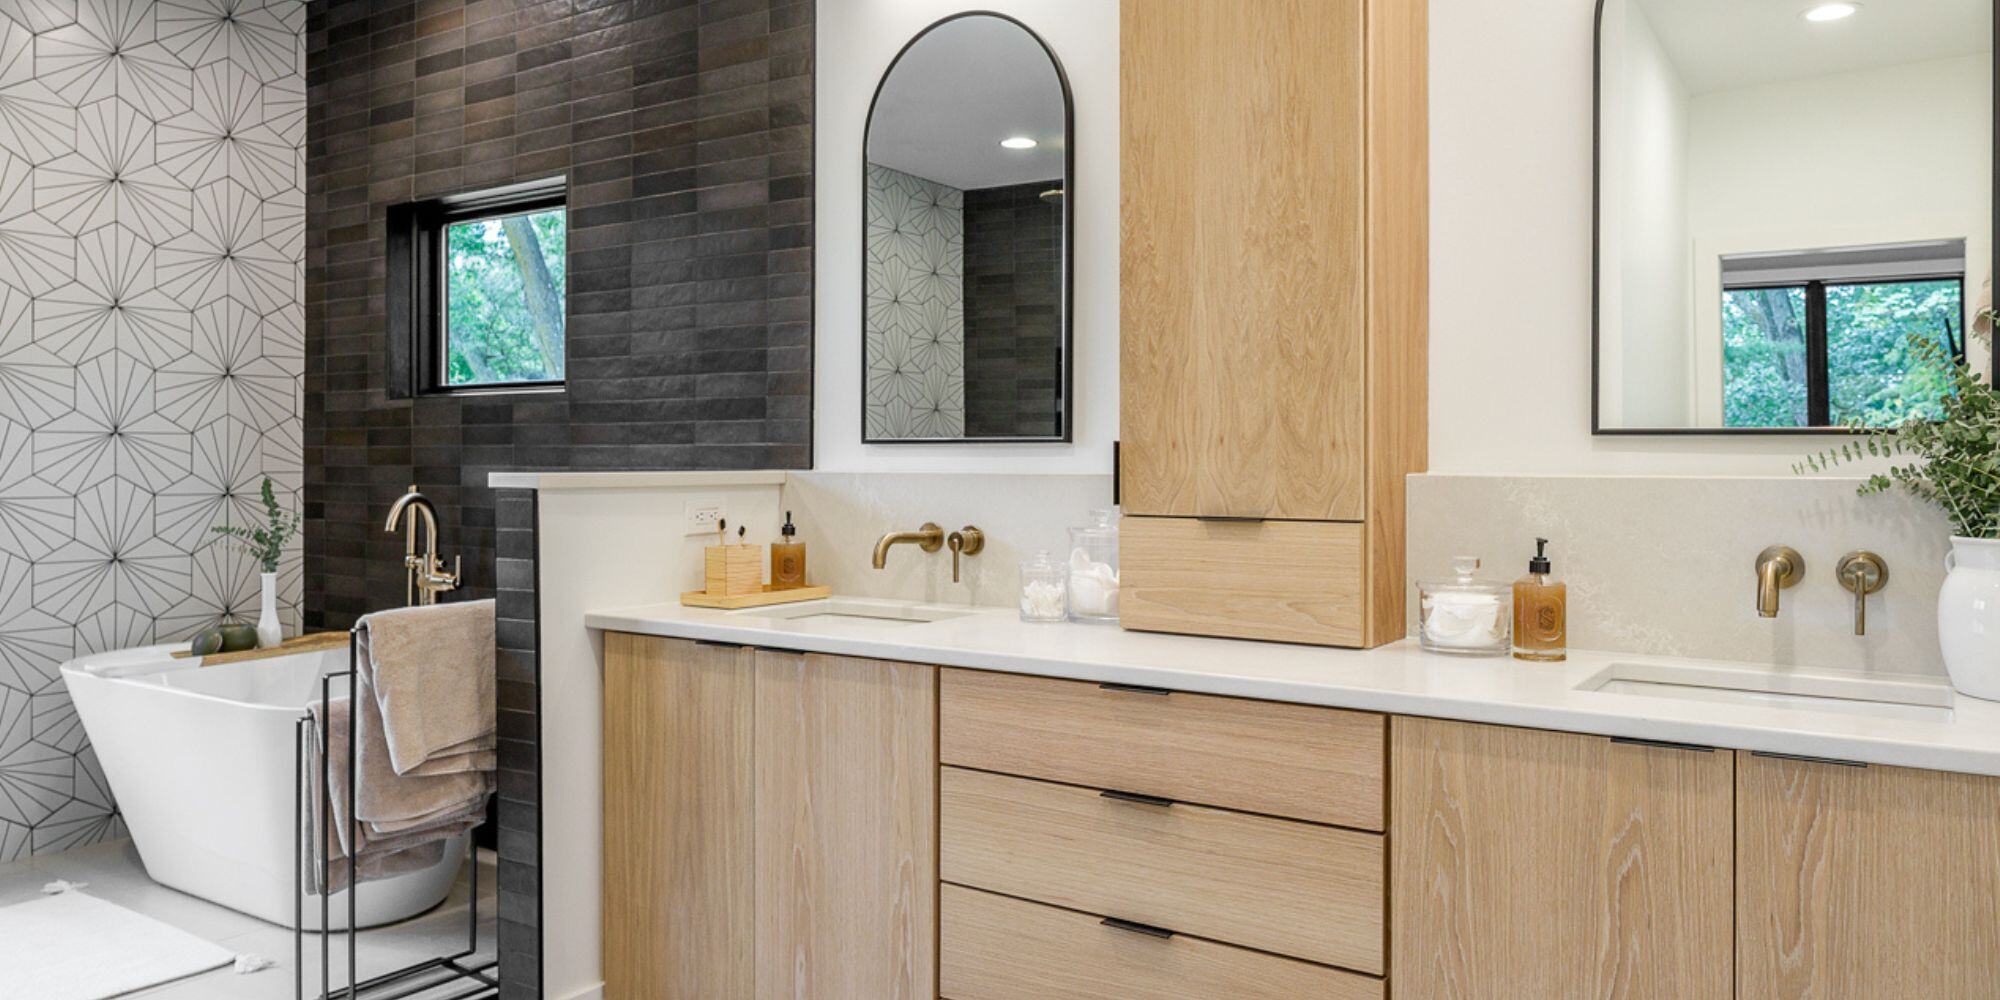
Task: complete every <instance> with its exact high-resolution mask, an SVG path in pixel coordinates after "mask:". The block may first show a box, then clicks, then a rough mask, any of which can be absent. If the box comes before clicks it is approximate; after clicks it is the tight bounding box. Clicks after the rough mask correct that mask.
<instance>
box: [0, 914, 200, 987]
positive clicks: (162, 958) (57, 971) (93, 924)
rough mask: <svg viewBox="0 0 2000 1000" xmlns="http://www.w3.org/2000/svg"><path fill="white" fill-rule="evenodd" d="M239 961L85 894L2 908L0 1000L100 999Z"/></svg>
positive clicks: (180, 931) (175, 931) (167, 927)
mask: <svg viewBox="0 0 2000 1000" xmlns="http://www.w3.org/2000/svg"><path fill="white" fill-rule="evenodd" d="M235 959H236V956H235V955H234V954H233V953H231V952H228V951H225V950H223V949H222V948H221V947H219V946H217V945H213V944H210V943H209V942H207V941H203V940H202V939H201V938H198V937H195V936H194V935H192V934H189V933H188V932H186V931H184V930H181V929H180V928H178V927H173V926H170V925H168V924H163V923H161V922H159V921H157V920H154V919H153V918H152V917H148V916H144V915H142V914H138V913H134V912H132V911H131V910H128V909H126V908H124V907H122V906H119V905H117V904H115V903H107V902H105V901H104V900H101V899H98V898H96V897H94V896H86V895H84V894H83V893H80V892H64V893H58V894H56V895H53V896H44V897H42V898H41V899H37V900H33V901H31V902H26V903H21V904H18V905H15V906H8V907H0V1000H101V998H103V997H115V996H117V995H119V994H120V993H129V992H131V991H133V990H138V989H144V988H146V987H148V986H155V985H158V984H160V983H164V982H169V981H171V980H175V979H180V978H182V977H183V976H192V975H194V974H195V973H197V972H206V971H208V970H210V969H215V968H220V967H221V966H224V965H228V964H229V963H230V962H232V961H234V960H235Z"/></svg>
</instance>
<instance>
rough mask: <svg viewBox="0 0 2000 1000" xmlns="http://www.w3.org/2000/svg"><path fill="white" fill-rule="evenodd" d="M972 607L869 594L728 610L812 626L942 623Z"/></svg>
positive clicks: (964, 613) (958, 616) (971, 610)
mask: <svg viewBox="0 0 2000 1000" xmlns="http://www.w3.org/2000/svg"><path fill="white" fill-rule="evenodd" d="M972 613H973V609H972V608H959V607H951V606H949V605H942V604H918V603H916V602H914V601H888V600H878V599H875V598H868V597H833V598H828V599H826V600H824V601H801V602H799V603H797V604H780V605H774V606H771V607H764V608H745V609H743V610H742V611H733V612H730V614H732V615H743V616H747V617H755V618H775V619H778V620H779V621H786V622H800V623H804V624H811V625H866V626H871V627H880V626H883V625H917V624H921V623H923V622H941V621H944V620H946V619H950V618H963V617H965V616H966V615H969V614H972Z"/></svg>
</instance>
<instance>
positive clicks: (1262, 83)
mask: <svg viewBox="0 0 2000 1000" xmlns="http://www.w3.org/2000/svg"><path fill="white" fill-rule="evenodd" d="M1121 28H1122V35H1121V38H1120V53H1121V56H1122V68H1121V73H1120V81H1121V97H1122V103H1121V105H1120V109H1121V110H1120V123H1121V126H1122V129H1123V159H1122V162H1121V167H1122V172H1121V185H1122V186H1121V189H1120V195H1121V198H1122V204H1123V233H1124V241H1125V242H1124V246H1125V250H1124V254H1123V257H1122V264H1121V268H1122V291H1123V295H1122V305H1121V307H1120V308H1121V316H1122V317H1123V319H1122V320H1121V323H1120V325H1121V327H1122V329H1123V334H1122V336H1121V337H1120V345H1121V350H1120V353H1121V358H1122V361H1121V368H1120V371H1121V372H1122V378H1123V380H1124V392H1123V393H1122V394H1121V397H1120V398H1121V401H1122V407H1123V413H1122V418H1121V421H1120V424H1119V426H1120V433H1121V435H1122V437H1123V455H1124V458H1125V465H1124V467H1125V478H1124V492H1123V497H1122V499H1123V501H1124V504H1125V507H1126V509H1127V510H1128V511H1130V512H1131V513H1136V514H1166V515H1182V516H1187V515H1257V516H1264V517H1280V518H1307V519H1319V520H1349V521H1353V520H1359V519H1360V518H1361V516H1362V509H1363V503H1362V493H1363V461H1364V457H1365V449H1364V448H1363V447H1362V435H1363V422H1362V367H1363V363H1364V360H1363V351H1362V330H1363V323H1364V319H1365V300H1364V285H1363V282H1362V280H1361V278H1362V276H1363V274H1364V270H1363V248H1364V236H1363V233H1364V230H1365V226H1364V221H1365V216H1364V204H1363V156H1362V129H1363V121H1364V110H1363V66H1364V62H1363V58H1362V53H1363V34H1362V0H1251V2H1245V0H1123V21H1122V25H1121ZM1190 136H1201V137H1202V139H1201V141H1199V142H1190V141H1189V137H1190Z"/></svg>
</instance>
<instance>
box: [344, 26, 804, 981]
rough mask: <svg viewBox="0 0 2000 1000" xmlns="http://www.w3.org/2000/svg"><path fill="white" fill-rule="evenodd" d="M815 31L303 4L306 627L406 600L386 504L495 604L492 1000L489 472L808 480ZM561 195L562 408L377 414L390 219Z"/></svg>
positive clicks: (499, 583) (514, 947)
mask: <svg viewBox="0 0 2000 1000" xmlns="http://www.w3.org/2000/svg"><path fill="white" fill-rule="evenodd" d="M813 11H814V2H813V0H315V2H314V3H312V4H311V5H310V6H309V8H308V12H307V24H306V30H307V39H306V45H307V57H306V83H307V106H308V115H307V119H308V121H307V149H306V155H307V163H306V211H307V225H306V233H307V237H306V240H307V242H306V280H305V284H306V287H305V303H306V321H305V322H306V331H305V332H306V345H305V346H306V351H305V353H306V369H305V504H304V509H305V515H306V525H305V539H306V542H305V546H306V551H305V574H304V576H305V607H304V617H305V621H306V625H307V626H308V627H309V628H314V629H330V628H344V627H346V626H347V625H349V624H350V623H352V622H353V620H354V619H355V618H356V617H358V616H359V615H361V614H364V613H366V612H368V611H370V610H375V609H379V608H384V607H392V606H396V605H400V604H401V603H403V596H404V592H403V586H404V585H403V572H402V566H401V562H402V543H401V542H400V541H399V540H398V539H397V538H395V537H392V536H390V535H388V534H386V533H384V532H383V531H382V518H383V516H384V514H385V513H386V512H387V509H388V506H389V504H390V503H391V502H392V501H393V500H394V499H395V497H396V496H397V495H399V494H400V493H401V491H402V490H403V488H404V487H405V486H407V485H409V484H412V483H414V484H416V485H417V486H418V487H419V488H421V489H423V490H424V492H425V493H427V494H428V495H430V496H431V498H432V499H433V500H434V501H435V502H436V504H437V507H438V514H439V519H440V521H441V533H442V536H443V551H444V554H445V555H446V557H447V558H449V557H450V556H452V555H459V556H462V557H463V559H464V572H465V578H466V585H465V587H464V588H463V590H462V592H461V593H460V594H459V595H457V596H458V597H461V598H480V597H493V596H496V595H497V596H498V597H499V598H500V599H501V600H502V607H501V610H500V614H501V617H502V622H501V630H502V633H501V634H502V638H501V646H502V654H501V668H500V669H501V671H502V675H501V676H502V679H503V687H502V691H501V696H502V699H503V701H502V704H503V709H504V710H503V714H502V720H501V725H502V727H503V729H502V732H503V736H504V737H505V738H506V742H505V743H503V754H502V768H503V771H502V782H501V799H500V810H499V812H500V822H499V826H500V851H501V872H500V880H501V888H502V892H503V896H502V904H501V906H502V918H503V923H502V929H501V952H502V964H503V967H506V968H509V969H511V972H510V973H509V976H510V978H509V979H508V981H507V982H508V985H507V991H508V992H507V995H508V996H510V997H512V996H520V997H529V996H538V995H539V993H540V988H541V987H540V982H539V980H540V945H539V935H538V933H537V931H536V927H537V925H538V921H539V909H540V907H539V884H538V881H537V879H538V877H539V865H538V863H536V864H530V862H529V861H528V858H529V857H530V856H531V854H532V855H533V856H536V857H538V852H539V843H538V835H537V831H538V829H539V822H538V816H537V814H536V812H535V808H536V800H537V798H538V796H537V795H536V794H535V792H534V782H533V780H532V779H533V777H534V775H535V774H536V772H537V770H538V766H537V765H536V764H535V763H534V762H535V761H536V760H537V759H538V758H537V755H536V742H535V736H536V727H535V708H534V704H535V701H534V699H533V697H532V695H533V685H534V678H535V675H536V666H535V652H534V650H535V645H534V641H533V639H532V635H533V629H532V621H533V606H534V602H533V594H532V589H533V583H532V581H533V562H532V553H529V554H528V555H527V556H526V557H523V556H521V555H520V553H521V552H522V551H524V550H523V549H521V548H520V546H522V545H523V544H524V543H523V541H522V538H523V537H531V533H532V532H531V528H529V529H522V528H520V527H519V526H518V524H517V521H516V519H518V518H522V517H526V518H528V519H529V520H528V521H527V522H526V523H527V524H529V525H532V501H531V500H530V501H528V502H527V503H526V504H525V505H513V506H509V505H506V504H502V503H500V499H501V498H499V497H497V496H496V493H495V491H493V490H490V489H488V488H487V486H486V482H487V477H488V475H489V474H490V473H492V472H495V471H500V470H507V469H716V468H806V467H809V466H810V464H811V453H810V450H811V440H812V432H811V414H812V400H811V391H812V326H811V322H812V271H811V260H812V237H813V234H812V190H813V184H812V127H813V126H812V111H813V91H812V71H813ZM557 175H563V176H567V178H568V181H569V226H570V232H569V283H570V284H569V295H568V337H569V344H568V355H569V360H568V365H569V384H568V386H567V388H566V389H565V391H563V392H561V393H557V394H541V395H534V394H512V395H497V396H426V397H420V398H417V399H415V400H410V399H391V398H390V397H389V395H388V393H387V392H386V391H385V390H386V372H385V358H386V326H387V324H386V319H385V317H386V307H385V302H384V296H385V290H386V286H387V272H388V264H387V260H386V252H387V214H388V210H389V207H390V206H392V205H396V204H400V203H403V202H409V201H415V200H420V199H427V198H435V197H440V196H444V195H450V194H457V193H465V192H472V191H480V190H484V189H488V188H493V187H497V186H501V185H506V184H512V183H517V182H521V181H528V180H537V179H542V178H547V177H551V176H557ZM503 515H505V517H504V518H503ZM521 530H528V531H529V532H530V535H529V536H522V535H519V534H515V533H514V532H517V531H521ZM509 546H512V551H513V553H514V554H512V555H508V554H506V550H507V549H508V547H509ZM524 558H525V561H524ZM523 581H527V583H526V586H525V588H524V587H523V586H522V583H523ZM510 595H512V596H511V598H510ZM531 901H532V903H531Z"/></svg>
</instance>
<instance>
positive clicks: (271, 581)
mask: <svg viewBox="0 0 2000 1000" xmlns="http://www.w3.org/2000/svg"><path fill="white" fill-rule="evenodd" d="M257 579H258V580H259V581H261V582H262V583H263V585H264V610H263V612H262V613H261V614H259V615H258V616H257V648H258V649H270V648H271V647H272V646H275V645H277V644H278V643H281V642H283V641H285V631H284V629H283V628H282V627H280V626H279V625H278V574H276V573H259V574H257Z"/></svg>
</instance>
